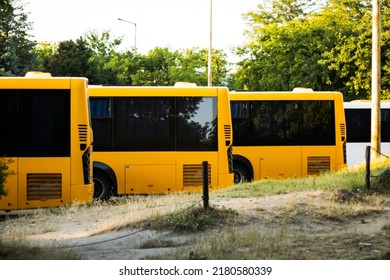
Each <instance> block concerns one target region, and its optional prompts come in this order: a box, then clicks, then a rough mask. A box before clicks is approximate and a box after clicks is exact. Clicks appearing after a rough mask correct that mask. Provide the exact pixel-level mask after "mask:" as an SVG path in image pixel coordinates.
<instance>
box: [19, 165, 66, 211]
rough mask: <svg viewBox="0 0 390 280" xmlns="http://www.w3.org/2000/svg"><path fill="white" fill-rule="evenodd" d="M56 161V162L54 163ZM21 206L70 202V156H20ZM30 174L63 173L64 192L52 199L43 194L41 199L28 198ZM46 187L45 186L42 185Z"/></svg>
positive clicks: (56, 204)
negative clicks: (28, 177)
mask: <svg viewBox="0 0 390 280" xmlns="http://www.w3.org/2000/svg"><path fill="white" fill-rule="evenodd" d="M53 162H55V163H56V164H53ZM18 166H19V167H18V171H19V172H18V181H19V208H20V209H23V208H40V207H50V206H58V205H64V204H66V203H68V202H70V201H71V200H70V190H71V185H70V159H69V158H19V160H18ZM28 174H61V182H62V193H61V197H60V198H54V199H51V198H49V197H46V196H45V195H43V196H42V197H41V198H40V199H36V200H28V199H27V176H28ZM42 187H45V186H42Z"/></svg>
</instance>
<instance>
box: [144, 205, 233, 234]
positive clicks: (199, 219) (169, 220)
mask: <svg viewBox="0 0 390 280" xmlns="http://www.w3.org/2000/svg"><path fill="white" fill-rule="evenodd" d="M236 216H237V213H236V212H235V211H233V210H230V209H225V208H224V209H217V208H208V209H204V208H200V207H194V208H187V209H185V210H184V211H180V212H177V213H173V214H170V215H168V216H166V217H163V218H161V217H159V218H157V219H156V221H153V222H152V223H151V224H152V225H153V228H155V229H159V230H174V231H178V232H197V231H203V230H206V229H209V228H212V227H215V226H219V225H222V224H225V223H227V222H229V221H230V222H231V221H232V220H234V217H236Z"/></svg>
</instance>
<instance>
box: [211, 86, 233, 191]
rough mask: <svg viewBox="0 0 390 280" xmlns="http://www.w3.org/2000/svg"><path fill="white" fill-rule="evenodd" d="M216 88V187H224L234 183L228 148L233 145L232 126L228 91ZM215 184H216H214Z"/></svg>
mask: <svg viewBox="0 0 390 280" xmlns="http://www.w3.org/2000/svg"><path fill="white" fill-rule="evenodd" d="M217 90H218V151H219V152H218V156H219V159H218V168H219V170H218V174H219V178H218V187H219V188H225V187H230V186H232V185H233V184H234V175H233V172H231V171H232V170H233V166H230V165H231V164H232V163H233V161H232V158H229V157H231V156H232V155H231V153H229V149H230V148H231V147H232V146H233V128H232V126H233V125H232V117H231V111H230V99H229V92H228V89H226V88H221V89H217ZM214 186H216V185H214Z"/></svg>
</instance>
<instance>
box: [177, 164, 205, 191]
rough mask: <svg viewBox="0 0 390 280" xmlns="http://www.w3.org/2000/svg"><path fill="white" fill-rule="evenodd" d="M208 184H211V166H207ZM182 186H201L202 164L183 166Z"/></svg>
mask: <svg viewBox="0 0 390 280" xmlns="http://www.w3.org/2000/svg"><path fill="white" fill-rule="evenodd" d="M208 184H209V185H210V184H211V164H209V165H208ZM183 186H184V187H189V186H195V187H198V186H203V168H202V164H184V165H183Z"/></svg>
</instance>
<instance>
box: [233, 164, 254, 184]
mask: <svg viewBox="0 0 390 280" xmlns="http://www.w3.org/2000/svg"><path fill="white" fill-rule="evenodd" d="M233 174H234V184H236V185H238V184H242V183H245V182H249V181H250V179H251V178H250V175H249V171H248V168H246V167H245V165H243V164H242V163H238V162H237V163H236V162H235V163H233Z"/></svg>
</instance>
